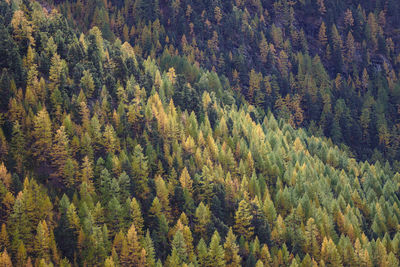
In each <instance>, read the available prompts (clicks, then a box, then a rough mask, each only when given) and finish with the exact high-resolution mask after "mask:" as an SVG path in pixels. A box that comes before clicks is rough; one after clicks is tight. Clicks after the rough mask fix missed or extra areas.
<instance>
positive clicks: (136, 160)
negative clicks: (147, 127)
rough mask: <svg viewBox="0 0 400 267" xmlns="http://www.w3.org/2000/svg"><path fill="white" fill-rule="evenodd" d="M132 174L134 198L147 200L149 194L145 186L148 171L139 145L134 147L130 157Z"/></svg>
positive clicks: (145, 158) (146, 185)
mask: <svg viewBox="0 0 400 267" xmlns="http://www.w3.org/2000/svg"><path fill="white" fill-rule="evenodd" d="M132 174H133V188H134V192H135V193H136V196H138V197H139V198H140V199H147V197H148V193H149V192H150V189H149V186H148V184H147V181H148V175H149V169H148V162H147V157H145V155H144V154H143V149H142V147H141V146H140V145H137V146H135V149H134V152H133V156H132Z"/></svg>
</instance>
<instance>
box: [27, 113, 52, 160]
mask: <svg viewBox="0 0 400 267" xmlns="http://www.w3.org/2000/svg"><path fill="white" fill-rule="evenodd" d="M33 125H34V128H33V132H32V137H33V140H34V142H33V146H32V151H33V155H34V156H35V157H36V159H37V161H38V163H39V164H41V163H47V162H48V160H49V158H50V154H51V153H50V152H51V148H52V134H51V121H50V116H49V113H48V112H47V110H46V109H45V108H43V109H42V110H40V111H39V112H38V114H37V115H36V116H35V118H34V121H33Z"/></svg>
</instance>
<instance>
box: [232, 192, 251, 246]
mask: <svg viewBox="0 0 400 267" xmlns="http://www.w3.org/2000/svg"><path fill="white" fill-rule="evenodd" d="M252 219H253V215H252V214H251V211H250V205H249V203H248V202H247V201H246V200H245V199H243V200H242V201H240V202H239V207H238V209H237V211H236V213H235V226H234V229H235V231H236V233H238V234H239V235H240V236H243V237H244V238H246V239H247V240H250V239H251V238H252V236H253V234H254V226H252V225H251V221H252Z"/></svg>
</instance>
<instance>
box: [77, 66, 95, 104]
mask: <svg viewBox="0 0 400 267" xmlns="http://www.w3.org/2000/svg"><path fill="white" fill-rule="evenodd" d="M80 85H81V88H82V89H83V92H84V93H85V95H86V96H87V97H88V98H91V97H92V95H93V92H94V89H95V85H94V81H93V77H92V74H91V73H90V71H89V70H84V71H83V76H82V78H81V84H80Z"/></svg>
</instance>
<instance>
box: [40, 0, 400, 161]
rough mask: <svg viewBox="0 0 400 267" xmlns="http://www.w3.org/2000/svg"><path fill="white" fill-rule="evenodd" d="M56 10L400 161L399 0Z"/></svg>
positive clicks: (73, 5)
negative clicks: (181, 58) (179, 59)
mask: <svg viewBox="0 0 400 267" xmlns="http://www.w3.org/2000/svg"><path fill="white" fill-rule="evenodd" d="M47 2H52V1H50V0H48V1H47ZM56 2H59V1H56ZM59 9H60V11H61V12H62V13H63V14H64V15H65V16H66V17H67V18H69V19H70V20H71V21H72V22H73V23H75V24H76V25H77V26H79V27H80V28H81V29H82V30H84V31H87V30H89V29H90V28H91V27H93V26H98V27H99V28H100V29H101V30H102V32H103V34H104V37H105V38H106V39H109V40H114V38H116V37H119V38H120V39H121V40H124V41H129V42H131V43H132V44H134V49H135V53H136V55H138V56H139V55H142V56H143V57H144V58H146V57H147V56H151V57H152V58H157V57H158V56H159V55H160V54H162V52H163V51H164V49H168V50H169V51H170V53H171V54H174V53H177V54H180V55H185V56H186V58H187V60H188V61H189V62H190V63H193V64H198V65H200V66H202V67H204V68H207V69H209V70H214V71H216V72H217V73H219V74H220V75H224V76H226V77H228V78H229V81H230V84H231V85H232V87H233V88H234V89H235V90H236V91H237V92H238V93H240V95H243V96H244V97H245V99H246V100H247V101H248V102H250V103H252V104H253V105H255V106H257V107H258V108H259V109H260V110H265V112H266V113H267V111H268V110H269V109H271V110H272V111H273V113H274V115H275V116H278V117H280V118H284V119H285V120H287V121H289V122H290V123H291V124H292V126H302V127H306V128H309V129H310V130H311V132H312V133H313V134H315V135H324V136H328V137H331V138H332V140H333V142H334V143H336V144H338V145H340V144H345V145H347V146H349V147H350V148H351V151H352V152H353V153H354V155H355V156H356V157H357V158H358V159H361V160H366V159H369V160H371V159H372V160H373V161H375V160H381V161H385V160H390V161H391V162H394V163H395V165H396V167H397V168H399V167H400V166H399V164H398V162H397V161H398V160H399V158H400V124H399V121H400V113H399V110H400V109H399V105H400V83H399V81H398V76H399V71H400V56H399V55H400V54H399V51H400V50H399V49H400V47H399V40H400V39H399V37H400V36H399V25H400V19H399V16H398V14H399V13H400V5H399V3H398V1H397V0H363V1H358V0H357V1H337V0H248V1H245V0H235V1H233V0H230V1H221V0H206V1H204V0H201V1H194V0H173V1H166V0H151V1H150V0H148V1H145V0H126V1H121V0H108V1H88V0H76V1H71V0H69V1H62V3H61V4H60V6H59Z"/></svg>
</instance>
